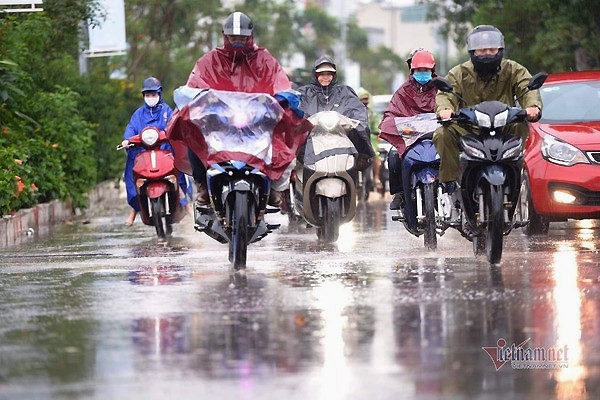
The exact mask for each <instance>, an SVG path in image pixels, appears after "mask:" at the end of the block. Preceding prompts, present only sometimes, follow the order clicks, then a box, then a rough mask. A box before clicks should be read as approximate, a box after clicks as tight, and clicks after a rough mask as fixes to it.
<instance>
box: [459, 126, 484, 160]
mask: <svg viewBox="0 0 600 400" xmlns="http://www.w3.org/2000/svg"><path fill="white" fill-rule="evenodd" d="M488 120H489V118H488ZM464 152H465V153H466V154H467V155H468V156H471V157H473V158H481V159H483V158H485V153H484V152H483V151H481V150H479V149H476V148H475V147H473V146H469V145H468V144H465V148H464Z"/></svg>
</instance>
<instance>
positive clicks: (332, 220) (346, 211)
mask: <svg viewBox="0 0 600 400" xmlns="http://www.w3.org/2000/svg"><path fill="white" fill-rule="evenodd" d="M308 120H309V121H310V122H311V123H312V124H313V125H314V128H313V129H312V131H311V133H310V135H309V137H308V140H307V141H306V147H305V150H304V153H303V154H299V156H298V158H297V160H296V166H295V169H294V176H295V179H294V180H292V183H291V186H292V190H291V192H292V193H293V199H292V204H293V207H292V212H293V213H295V215H297V216H299V217H300V218H303V219H304V220H305V221H306V222H307V223H308V224H309V225H311V226H315V227H317V237H318V238H319V239H320V240H322V241H324V242H328V243H330V242H335V241H336V240H337V239H338V237H339V229H340V225H341V224H344V223H346V222H349V221H351V220H352V218H354V215H355V213H356V193H357V191H356V179H357V171H356V168H355V163H356V157H357V154H358V152H357V150H356V148H355V147H354V145H353V144H352V141H351V140H350V139H349V138H348V136H347V132H348V131H350V130H351V129H354V128H356V127H357V126H358V124H359V121H357V120H354V119H351V118H348V117H346V116H344V115H342V114H340V113H338V112H337V111H321V112H319V113H316V114H314V115H312V116H311V117H309V119H308Z"/></svg>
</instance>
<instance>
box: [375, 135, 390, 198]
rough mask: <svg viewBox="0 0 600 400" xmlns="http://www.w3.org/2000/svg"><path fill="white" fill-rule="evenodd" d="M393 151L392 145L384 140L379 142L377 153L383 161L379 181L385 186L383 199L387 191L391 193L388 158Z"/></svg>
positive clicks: (382, 190) (382, 192) (382, 191)
mask: <svg viewBox="0 0 600 400" xmlns="http://www.w3.org/2000/svg"><path fill="white" fill-rule="evenodd" d="M391 149H392V145H391V144H390V143H388V142H386V141H385V140H383V139H380V140H379V146H378V148H377V153H378V156H379V159H380V160H381V167H380V168H379V181H381V183H382V185H383V188H382V189H381V191H380V194H381V197H383V196H384V195H385V192H386V191H389V180H390V170H389V168H388V163H387V158H388V154H389V152H390V150H391Z"/></svg>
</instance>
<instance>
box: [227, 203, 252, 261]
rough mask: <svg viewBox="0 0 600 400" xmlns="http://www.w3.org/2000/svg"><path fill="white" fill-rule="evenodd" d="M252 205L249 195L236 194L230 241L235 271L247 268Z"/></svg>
mask: <svg viewBox="0 0 600 400" xmlns="http://www.w3.org/2000/svg"><path fill="white" fill-rule="evenodd" d="M249 209H250V204H249V203H248V193H246V192H236V193H235V202H234V205H233V215H232V218H231V219H232V221H231V222H232V234H231V240H230V241H229V261H230V262H231V264H233V268H234V269H235V270H239V269H244V268H246V255H247V252H248V241H249V238H248V224H249V221H250V216H249Z"/></svg>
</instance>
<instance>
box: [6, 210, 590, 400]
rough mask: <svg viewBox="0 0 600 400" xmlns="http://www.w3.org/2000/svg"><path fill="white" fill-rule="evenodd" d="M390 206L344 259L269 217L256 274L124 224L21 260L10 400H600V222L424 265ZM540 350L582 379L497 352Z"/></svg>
mask: <svg viewBox="0 0 600 400" xmlns="http://www.w3.org/2000/svg"><path fill="white" fill-rule="evenodd" d="M386 206H387V204H386V203H385V202H383V201H373V202H370V203H369V204H367V205H363V206H362V207H359V209H358V214H357V217H356V220H355V222H354V223H353V224H348V225H345V226H344V227H343V230H342V232H341V234H340V240H339V241H338V242H337V243H335V244H330V245H325V244H320V243H319V242H318V241H317V239H316V234H315V232H314V231H313V230H311V229H307V228H306V227H305V226H302V224H297V225H295V226H290V225H288V224H287V221H286V220H285V217H283V216H280V215H279V216H271V215H270V217H273V218H274V219H275V220H276V221H275V222H281V223H282V227H281V229H280V232H276V233H274V234H272V235H270V236H268V237H267V238H266V239H264V240H263V241H261V242H259V243H256V244H253V245H252V246H251V248H250V250H249V253H248V259H249V266H248V270H247V272H246V273H234V272H233V271H231V270H230V268H229V267H228V264H227V260H226V248H225V247H223V246H221V245H219V244H218V243H216V242H212V241H211V240H210V239H208V238H207V237H205V236H203V235H201V234H198V233H196V232H193V230H192V229H191V228H190V227H189V226H185V225H178V226H177V227H176V228H177V229H176V234H175V236H174V238H173V239H172V240H171V241H170V243H168V244H167V245H157V243H156V241H155V240H154V238H153V236H152V231H151V230H150V229H148V227H144V226H141V225H136V226H134V227H133V229H125V228H124V227H122V226H120V222H121V220H122V217H121V216H120V215H110V214H109V215H105V216H101V217H97V218H93V219H92V220H91V223H90V224H87V225H77V224H75V225H74V226H71V227H65V228H64V229H62V230H59V231H58V232H56V234H54V235H53V236H52V237H51V238H49V239H48V240H45V241H41V242H30V243H26V244H24V245H23V246H20V247H19V248H12V249H4V250H2V252H1V254H0V256H2V259H1V260H2V261H0V263H1V264H0V296H1V298H2V299H3V301H2V302H1V303H0V354H2V357H1V358H0V398H6V399H9V398H10V399H13V398H20V399H21V398H31V399H43V398H52V399H63V398H64V399H71V398H78V399H85V398H91V399H100V398H101V399H109V398H110V399H124V398H127V399H138V398H139V399H163V398H215V399H216V398H218V399H255V398H261V399H271V398H281V397H284V398H290V399H292V398H294V399H327V400H331V399H371V398H377V399H397V398H406V399H411V398H413V399H430V398H431V399H433V398H503V399H504V398H535V399H551V398H559V399H585V398H597V397H598V395H600V383H599V382H600V280H599V275H600V272H599V271H600V261H599V259H600V256H599V253H598V248H599V247H600V233H599V231H600V228H599V224H598V223H597V222H590V221H580V222H569V223H565V224H558V225H557V226H556V227H554V226H553V228H552V229H551V231H550V236H549V237H532V238H528V237H525V236H523V235H522V234H520V233H518V232H515V233H512V234H511V235H510V236H508V237H507V246H506V249H505V252H504V255H503V263H502V265H501V266H500V267H494V268H490V267H489V265H488V264H487V263H486V262H485V260H484V259H476V258H475V257H474V256H473V255H472V252H471V245H470V243H468V242H466V241H465V240H464V239H462V238H461V237H460V236H459V235H458V234H456V233H455V232H448V233H447V234H446V235H445V236H444V237H442V238H440V239H439V249H438V250H437V251H435V252H427V251H425V250H424V249H423V244H422V238H416V237H413V236H410V235H409V234H407V233H406V232H405V231H404V230H403V228H402V226H401V225H400V224H399V223H394V222H391V218H390V215H389V212H388V211H387V209H386ZM523 342H526V345H525V346H524V348H523V349H524V350H525V349H527V348H530V349H531V350H532V351H533V350H534V349H544V350H547V349H551V348H562V349H568V353H567V354H568V358H567V360H565V361H567V362H568V367H566V368H556V369H548V368H547V366H546V368H539V369H515V368H513V365H512V364H511V362H510V361H509V362H507V363H500V362H498V360H496V361H497V364H496V365H495V364H494V362H493V361H494V360H493V359H492V357H491V356H490V355H488V353H487V352H486V351H484V349H483V348H484V347H486V348H487V349H488V350H489V351H490V352H492V353H494V352H500V351H503V349H508V348H510V347H511V346H512V345H513V344H515V345H518V344H519V343H523ZM540 351H541V350H540ZM498 365H500V367H498ZM532 365H533V364H532ZM537 366H538V367H539V365H537ZM534 367H535V365H534Z"/></svg>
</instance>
